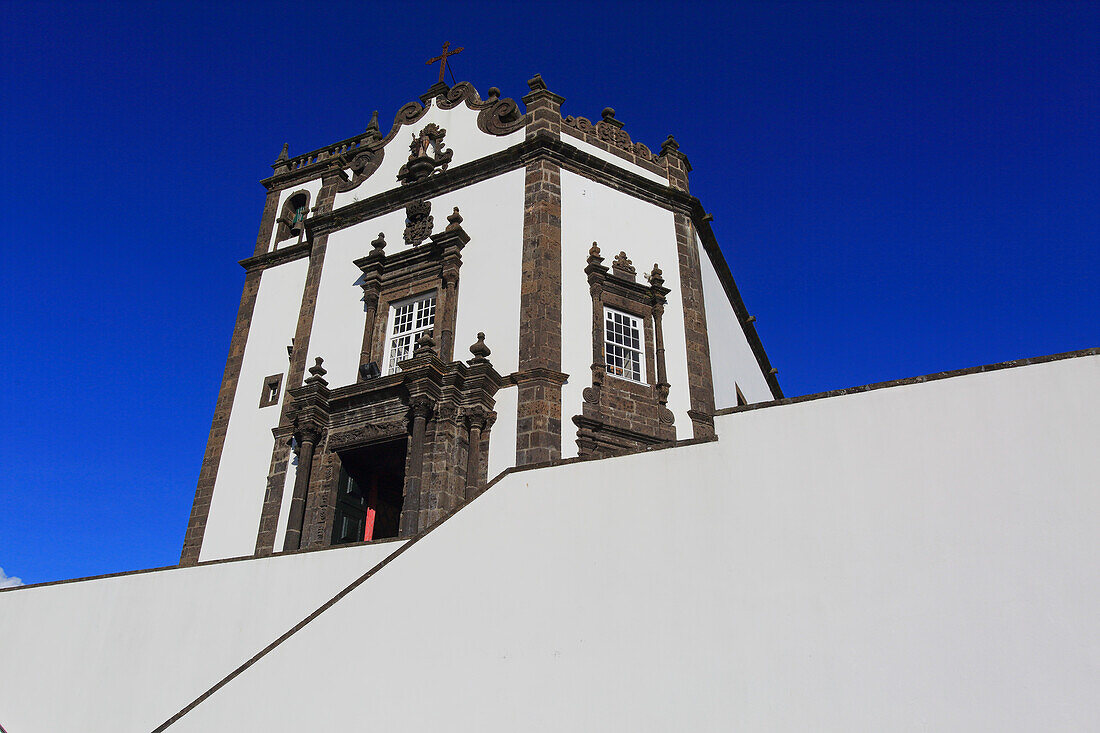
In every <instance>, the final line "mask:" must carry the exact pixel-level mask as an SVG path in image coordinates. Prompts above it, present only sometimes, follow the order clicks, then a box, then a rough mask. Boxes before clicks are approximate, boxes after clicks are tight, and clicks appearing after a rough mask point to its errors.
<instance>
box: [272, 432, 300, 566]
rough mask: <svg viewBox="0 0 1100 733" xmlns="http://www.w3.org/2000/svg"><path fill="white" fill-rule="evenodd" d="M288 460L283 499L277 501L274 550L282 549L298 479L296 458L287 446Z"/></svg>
mask: <svg viewBox="0 0 1100 733" xmlns="http://www.w3.org/2000/svg"><path fill="white" fill-rule="evenodd" d="M287 453H288V454H290V455H289V460H288V461H287V465H286V475H285V476H284V477H283V499H282V501H281V502H280V503H279V519H278V520H277V521H276V524H275V544H274V545H272V547H274V548H275V550H277V551H278V550H282V549H283V542H284V541H285V540H286V529H287V523H288V522H289V521H290V503H291V502H292V501H293V500H294V482H295V481H296V480H297V479H298V458H297V456H295V455H294V454H293V453H291V449H290V448H289V447H287Z"/></svg>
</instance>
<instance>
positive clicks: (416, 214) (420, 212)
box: [405, 201, 435, 247]
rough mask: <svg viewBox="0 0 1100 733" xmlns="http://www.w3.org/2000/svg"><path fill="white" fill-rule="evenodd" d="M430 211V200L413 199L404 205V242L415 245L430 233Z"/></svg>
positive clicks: (411, 245)
mask: <svg viewBox="0 0 1100 733" xmlns="http://www.w3.org/2000/svg"><path fill="white" fill-rule="evenodd" d="M431 212H432V202H431V201H413V202H412V203H411V204H409V205H408V206H406V207H405V244H407V245H409V246H410V247H415V246H417V245H418V244H420V243H421V242H423V241H424V240H425V239H427V238H428V237H430V236H431V235H432V227H434V226H435V222H434V221H433V220H432V217H431Z"/></svg>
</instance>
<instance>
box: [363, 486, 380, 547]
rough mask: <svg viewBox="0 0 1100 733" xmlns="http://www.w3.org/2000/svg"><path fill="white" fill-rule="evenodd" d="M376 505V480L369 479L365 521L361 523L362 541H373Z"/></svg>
mask: <svg viewBox="0 0 1100 733" xmlns="http://www.w3.org/2000/svg"><path fill="white" fill-rule="evenodd" d="M377 505H378V479H377V477H375V476H371V478H370V491H369V492H368V493H367V520H366V521H365V522H364V523H363V541H364V542H366V541H367V540H372V539H374V507H376V506H377Z"/></svg>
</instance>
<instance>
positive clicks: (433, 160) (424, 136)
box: [397, 122, 454, 185]
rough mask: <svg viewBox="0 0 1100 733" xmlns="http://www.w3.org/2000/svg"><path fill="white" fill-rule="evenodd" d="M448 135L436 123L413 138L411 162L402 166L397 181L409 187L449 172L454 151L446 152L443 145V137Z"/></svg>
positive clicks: (429, 124)
mask: <svg viewBox="0 0 1100 733" xmlns="http://www.w3.org/2000/svg"><path fill="white" fill-rule="evenodd" d="M446 134H447V131H446V130H444V129H443V128H442V127H440V126H439V125H437V124H435V123H434V122H431V123H428V124H427V125H426V126H425V127H424V129H423V130H421V131H420V132H419V133H416V134H414V135H413V136H412V143H411V144H410V145H409V151H410V152H409V161H408V162H407V163H405V165H403V166H401V170H400V171H398V172H397V180H399V181H401V183H402V184H405V185H408V184H410V183H416V182H417V181H422V180H424V179H425V178H427V177H428V176H430V175H432V174H433V173H435V172H436V169H437V168H438V169H439V170H440V171H445V170H447V166H448V165H449V164H450V162H451V158H453V157H454V151H453V150H446V149H445V147H444V145H443V137H444V135H446Z"/></svg>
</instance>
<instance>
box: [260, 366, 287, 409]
mask: <svg viewBox="0 0 1100 733" xmlns="http://www.w3.org/2000/svg"><path fill="white" fill-rule="evenodd" d="M282 396H283V375H282V374H281V373H280V374H272V375H270V376H267V377H264V386H263V389H261V390H260V407H261V408H264V407H271V406H272V405H277V404H279V398H280V397H282Z"/></svg>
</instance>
